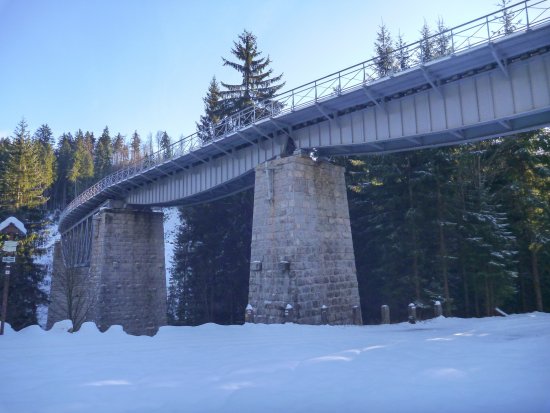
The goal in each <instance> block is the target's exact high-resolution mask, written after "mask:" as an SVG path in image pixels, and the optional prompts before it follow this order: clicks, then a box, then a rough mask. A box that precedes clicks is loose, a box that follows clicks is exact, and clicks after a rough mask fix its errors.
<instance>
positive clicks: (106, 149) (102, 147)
mask: <svg viewBox="0 0 550 413" xmlns="http://www.w3.org/2000/svg"><path fill="white" fill-rule="evenodd" d="M112 164H113V148H112V144H111V137H110V136H109V128H108V127H107V126H105V129H103V133H102V134H101V136H100V137H99V139H98V141H97V145H96V150H95V157H94V173H95V177H96V179H98V180H99V179H101V178H104V177H105V176H107V175H109V174H110V173H111V171H112Z"/></svg>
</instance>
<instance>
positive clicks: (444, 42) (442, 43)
mask: <svg viewBox="0 0 550 413" xmlns="http://www.w3.org/2000/svg"><path fill="white" fill-rule="evenodd" d="M446 31H447V27H445V23H444V22H443V19H442V18H439V19H438V20H437V32H436V37H435V39H434V41H433V49H434V57H439V56H446V55H448V54H449V53H450V52H451V35H450V34H448V33H447V32H446Z"/></svg>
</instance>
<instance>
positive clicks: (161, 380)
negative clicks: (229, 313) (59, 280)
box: [0, 313, 550, 413]
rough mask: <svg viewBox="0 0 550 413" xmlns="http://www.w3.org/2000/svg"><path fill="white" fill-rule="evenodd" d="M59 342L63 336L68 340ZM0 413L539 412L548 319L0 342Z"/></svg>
mask: <svg viewBox="0 0 550 413" xmlns="http://www.w3.org/2000/svg"><path fill="white" fill-rule="evenodd" d="M65 328H66V327H65ZM0 354H1V355H2V361H1V371H2V378H3V380H2V385H1V386H0V412H2V413H4V412H6V413H8V412H9V413H32V412H41V413H50V412H51V413H61V412H94V413H95V412H163V413H164V412H240V413H242V412H260V411H261V412H285V413H290V412H316V413H317V412H377V413H378V412H392V413H396V412H397V413H398V412H426V413H428V412H438V413H446V412H447V413H450V412H457V413H458V412H461V413H462V412H483V413H489V412H499V413H506V412H514V413H515V412H527V413H538V412H541V413H544V412H550V391H549V389H550V314H545V313H533V314H527V315H515V316H510V317H493V318H485V319H457V318H451V319H444V318H439V319H436V320H432V321H430V322H424V323H419V324H416V325H410V324H395V325H385V326H361V327H358V326H347V327H344V326H340V327H331V326H303V325H289V324H287V325H245V326H217V325H212V324H208V325H204V326H200V327H164V328H162V329H161V331H160V332H159V333H158V334H157V335H156V336H155V337H152V338H151V337H134V336H128V335H126V334H124V333H123V332H122V331H121V330H120V328H117V327H114V328H111V329H110V330H109V331H107V332H106V333H103V334H101V333H99V332H98V331H97V330H96V329H95V326H93V325H91V324H87V325H85V326H84V327H83V330H81V331H80V332H78V333H75V334H69V333H66V332H65V331H63V326H60V325H57V326H56V328H54V329H53V330H51V331H49V332H45V331H43V330H41V329H40V328H39V327H36V326H35V327H29V328H27V329H24V330H22V331H20V332H18V333H14V332H13V331H11V330H8V333H7V335H6V336H4V337H0Z"/></svg>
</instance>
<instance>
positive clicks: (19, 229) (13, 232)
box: [0, 217, 27, 335]
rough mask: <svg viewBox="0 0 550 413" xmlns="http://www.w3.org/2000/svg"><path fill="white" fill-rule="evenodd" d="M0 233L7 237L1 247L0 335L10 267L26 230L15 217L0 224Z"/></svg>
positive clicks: (6, 302) (5, 305)
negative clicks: (0, 302)
mask: <svg viewBox="0 0 550 413" xmlns="http://www.w3.org/2000/svg"><path fill="white" fill-rule="evenodd" d="M0 233H1V234H4V235H6V236H7V238H8V239H7V240H6V241H4V245H3V246H2V253H3V255H4V256H3V257H2V262H3V263H5V264H6V267H5V270H4V292H3V294H2V322H1V324H0V335H2V334H4V324H5V322H6V315H7V313H8V291H9V288H10V274H11V265H10V264H14V263H15V253H16V252H17V244H18V243H19V239H20V238H22V237H24V236H26V235H27V229H26V228H25V226H24V225H23V223H22V222H21V221H19V220H18V219H17V218H15V217H9V218H8V219H6V220H4V221H2V222H0Z"/></svg>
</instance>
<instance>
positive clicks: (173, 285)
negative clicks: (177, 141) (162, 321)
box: [168, 190, 253, 325]
mask: <svg viewBox="0 0 550 413" xmlns="http://www.w3.org/2000/svg"><path fill="white" fill-rule="evenodd" d="M252 207H253V191H251V190H248V191H245V192H242V193H239V194H236V195H233V196H230V197H227V198H224V199H222V200H219V201H215V202H211V203H208V204H203V205H200V206H196V207H185V208H181V209H180V219H181V222H182V224H181V227H180V231H179V233H178V238H177V241H176V248H175V256H174V262H175V266H174V267H173V269H172V273H171V280H170V288H169V300H168V305H169V311H168V315H169V321H170V323H172V324H185V325H198V324H203V323H206V322H215V323H219V324H237V323H243V322H244V308H245V306H246V304H247V300H248V277H249V268H250V267H249V262H250V244H251V241H252Z"/></svg>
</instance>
